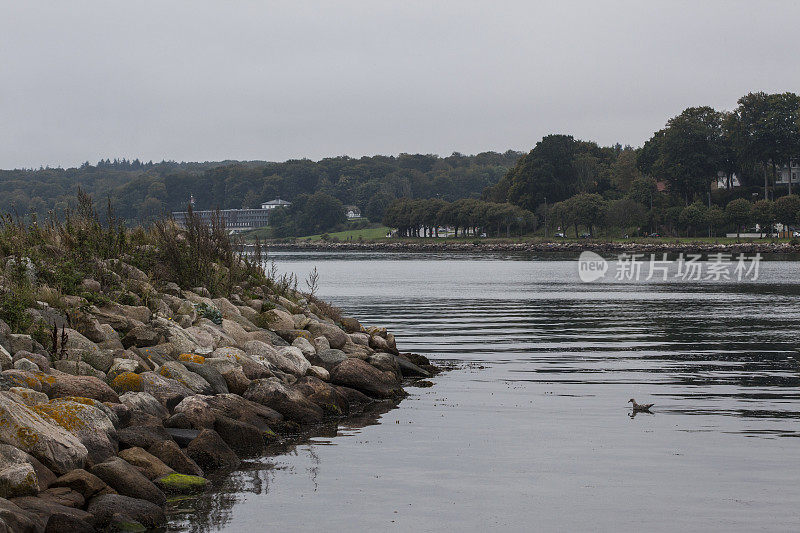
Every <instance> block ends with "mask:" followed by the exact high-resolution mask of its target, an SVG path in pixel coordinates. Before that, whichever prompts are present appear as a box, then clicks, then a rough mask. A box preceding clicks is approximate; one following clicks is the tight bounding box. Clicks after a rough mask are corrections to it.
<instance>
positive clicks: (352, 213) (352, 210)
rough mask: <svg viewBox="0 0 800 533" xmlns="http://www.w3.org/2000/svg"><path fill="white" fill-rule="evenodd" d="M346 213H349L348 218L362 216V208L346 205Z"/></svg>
mask: <svg viewBox="0 0 800 533" xmlns="http://www.w3.org/2000/svg"><path fill="white" fill-rule="evenodd" d="M344 214H345V215H347V218H349V219H353V218H361V209H359V208H358V207H356V206H354V205H346V206H344Z"/></svg>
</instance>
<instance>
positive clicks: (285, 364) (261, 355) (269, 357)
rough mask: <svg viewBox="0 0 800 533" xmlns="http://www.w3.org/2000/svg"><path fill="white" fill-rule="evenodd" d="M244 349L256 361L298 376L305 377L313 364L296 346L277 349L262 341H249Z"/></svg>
mask: <svg viewBox="0 0 800 533" xmlns="http://www.w3.org/2000/svg"><path fill="white" fill-rule="evenodd" d="M244 349H245V350H246V351H247V354H248V355H250V356H251V357H253V358H254V359H256V360H258V361H261V362H262V363H266V364H267V365H272V366H274V367H275V368H277V369H279V370H281V371H282V372H288V373H289V374H294V375H296V376H303V375H305V373H306V371H307V370H308V368H309V367H310V366H311V363H309V362H308V360H307V359H306V358H305V357H304V356H303V352H302V351H301V350H300V348H297V347H295V346H285V347H282V348H278V349H275V348H273V347H272V346H270V345H269V344H266V343H263V342H261V341H248V342H246V343H245V345H244Z"/></svg>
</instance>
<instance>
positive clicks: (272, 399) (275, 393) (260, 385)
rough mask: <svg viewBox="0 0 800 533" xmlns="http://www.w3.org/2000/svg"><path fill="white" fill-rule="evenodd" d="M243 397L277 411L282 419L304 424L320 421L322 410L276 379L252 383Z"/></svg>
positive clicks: (258, 380) (259, 380)
mask: <svg viewBox="0 0 800 533" xmlns="http://www.w3.org/2000/svg"><path fill="white" fill-rule="evenodd" d="M243 396H244V398H246V399H248V400H250V401H253V402H256V403H260V404H261V405H266V406H267V407H269V408H271V409H274V410H276V411H278V412H279V413H280V414H281V415H283V416H284V418H286V419H288V420H292V421H294V422H298V423H301V424H305V423H314V422H319V421H320V420H322V416H323V413H322V409H320V408H319V407H318V406H317V405H316V404H314V403H312V402H310V401H309V400H308V399H307V398H306V397H305V396H303V395H302V394H301V393H299V392H298V391H296V390H294V389H292V388H290V387H288V386H286V385H284V384H283V383H281V382H280V381H278V380H277V379H276V378H270V379H257V380H255V381H253V382H252V383H251V384H250V387H248V388H247V390H246V391H245V393H244V395H243Z"/></svg>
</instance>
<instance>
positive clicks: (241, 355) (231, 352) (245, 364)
mask: <svg viewBox="0 0 800 533" xmlns="http://www.w3.org/2000/svg"><path fill="white" fill-rule="evenodd" d="M245 342H246V341H245ZM211 356H212V358H214V359H216V358H224V359H228V360H229V361H230V362H232V363H234V364H235V365H236V366H238V367H241V369H242V372H244V375H245V376H247V378H248V379H262V378H268V377H271V376H272V372H270V370H269V368H268V367H267V366H266V365H264V364H262V363H260V362H258V361H256V360H255V359H253V358H252V357H250V356H249V355H247V354H246V353H245V352H244V351H242V350H240V349H238V348H217V349H216V350H214V352H213V353H212V354H211ZM220 373H222V371H220Z"/></svg>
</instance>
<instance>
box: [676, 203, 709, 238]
mask: <svg viewBox="0 0 800 533" xmlns="http://www.w3.org/2000/svg"><path fill="white" fill-rule="evenodd" d="M707 210H708V209H707V208H706V206H704V205H703V204H701V203H700V202H694V203H692V204H690V205H687V206H686V207H684V208H683V210H682V211H681V214H680V219H679V220H680V223H681V225H682V226H683V227H684V228H686V231H687V234H689V233H690V234H691V235H692V236H693V237H697V232H698V230H699V229H701V228H703V227H705V226H706V225H707V224H708V217H707Z"/></svg>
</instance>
